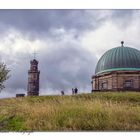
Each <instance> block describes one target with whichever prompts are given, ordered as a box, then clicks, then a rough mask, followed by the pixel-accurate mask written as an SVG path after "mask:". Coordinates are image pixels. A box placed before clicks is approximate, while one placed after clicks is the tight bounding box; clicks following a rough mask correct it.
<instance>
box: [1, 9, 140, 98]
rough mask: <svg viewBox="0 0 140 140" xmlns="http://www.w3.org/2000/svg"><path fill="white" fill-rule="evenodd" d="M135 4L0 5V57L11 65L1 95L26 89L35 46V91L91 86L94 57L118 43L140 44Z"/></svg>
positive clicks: (54, 91)
mask: <svg viewBox="0 0 140 140" xmlns="http://www.w3.org/2000/svg"><path fill="white" fill-rule="evenodd" d="M139 38H140V10H0V61H1V62H4V63H5V64H6V65H7V67H8V68H9V69H10V70H11V71H10V73H9V74H10V75H11V76H10V78H9V79H8V80H7V81H6V82H5V89H4V90H2V92H1V93H0V98H6V97H15V95H16V94H18V93H25V94H26V93H27V82H28V70H29V67H30V60H32V59H33V52H34V50H35V51H36V52H37V55H36V59H37V60H38V61H39V70H40V72H41V73H40V95H56V94H57V95H59V94H60V91H61V90H64V91H65V92H66V93H67V94H71V89H72V88H74V87H77V88H78V89H79V92H80V93H83V92H89V93H90V92H91V77H92V75H94V74H95V67H96V64H97V62H98V60H99V58H100V57H101V56H102V55H103V54H104V53H105V52H106V51H107V50H109V49H111V48H114V47H118V46H120V45H121V44H120V42H121V41H122V40H123V41H124V46H129V47H133V48H136V49H139V50H140V41H139Z"/></svg>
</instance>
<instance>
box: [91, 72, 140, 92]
mask: <svg viewBox="0 0 140 140" xmlns="http://www.w3.org/2000/svg"><path fill="white" fill-rule="evenodd" d="M127 80H129V81H130V80H132V84H133V87H132V88H131V89H130V88H129V89H126V87H125V86H124V83H125V81H127ZM92 90H93V91H96V90H97V91H98V90H99V91H104V90H105V91H107V90H108V91H111V90H112V91H117V90H134V91H140V71H116V72H110V73H105V74H102V75H98V76H93V78H92Z"/></svg>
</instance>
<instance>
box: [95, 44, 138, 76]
mask: <svg viewBox="0 0 140 140" xmlns="http://www.w3.org/2000/svg"><path fill="white" fill-rule="evenodd" d="M121 43H122V46H120V47H116V48H113V49H110V50H108V51H107V52H105V53H104V55H103V56H102V57H101V58H100V59H99V61H98V63H97V66H96V69H95V74H101V73H103V72H110V71H117V70H140V51H139V50H137V49H134V48H130V47H124V46H123V42H121Z"/></svg>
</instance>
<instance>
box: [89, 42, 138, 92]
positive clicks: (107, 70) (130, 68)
mask: <svg viewBox="0 0 140 140" xmlns="http://www.w3.org/2000/svg"><path fill="white" fill-rule="evenodd" d="M91 83H92V91H140V51H139V50H137V49H134V48H130V47H126V46H124V42H123V41H122V42H121V46H120V47H116V48H113V49H110V50H108V51H107V52H105V53H104V55H103V56H102V57H101V58H100V59H99V61H98V63H97V66H96V69H95V75H93V76H92V82H91Z"/></svg>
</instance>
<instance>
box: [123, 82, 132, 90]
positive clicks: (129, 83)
mask: <svg viewBox="0 0 140 140" xmlns="http://www.w3.org/2000/svg"><path fill="white" fill-rule="evenodd" d="M124 88H133V80H125V81H124Z"/></svg>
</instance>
